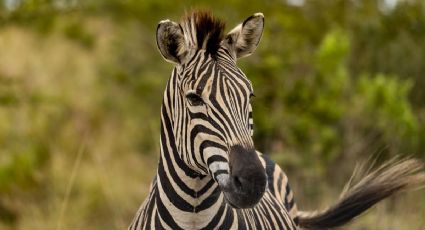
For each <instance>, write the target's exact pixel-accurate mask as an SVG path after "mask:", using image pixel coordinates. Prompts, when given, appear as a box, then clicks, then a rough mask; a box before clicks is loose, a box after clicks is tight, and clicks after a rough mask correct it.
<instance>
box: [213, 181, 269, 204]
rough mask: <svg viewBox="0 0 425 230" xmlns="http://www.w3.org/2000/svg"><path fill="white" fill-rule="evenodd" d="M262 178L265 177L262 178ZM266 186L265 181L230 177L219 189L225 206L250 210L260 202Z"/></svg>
mask: <svg viewBox="0 0 425 230" xmlns="http://www.w3.org/2000/svg"><path fill="white" fill-rule="evenodd" d="M264 178H266V177H265V176H264ZM263 182H264V183H263ZM266 184H267V182H266V179H264V181H263V180H256V181H250V180H243V179H239V178H237V177H230V178H229V180H227V183H226V184H225V185H221V186H220V187H221V191H222V192H223V194H224V199H225V202H226V203H227V204H229V205H230V206H231V207H232V208H236V209H246V208H252V207H254V206H255V205H256V204H257V203H258V202H260V200H261V199H262V198H263V195H264V192H265V190H266V189H265V188H266Z"/></svg>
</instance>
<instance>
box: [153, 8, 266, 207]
mask: <svg viewBox="0 0 425 230" xmlns="http://www.w3.org/2000/svg"><path fill="white" fill-rule="evenodd" d="M263 27H264V16H263V14H261V13H257V14H254V15H252V16H251V17H248V18H247V19H246V20H245V21H244V22H243V23H241V24H239V25H238V26H236V27H235V28H234V29H233V30H231V31H230V32H229V33H228V34H227V35H225V34H224V32H223V31H224V23H223V22H222V21H220V20H217V19H215V18H214V17H213V16H211V14H209V13H206V12H201V11H195V12H192V13H190V14H188V15H186V16H185V17H183V19H182V21H181V22H180V23H176V22H173V21H170V20H164V21H161V22H160V23H159V25H158V28H157V34H156V36H157V45H158V48H159V51H160V53H161V54H162V56H163V57H164V58H165V59H166V60H167V61H169V62H172V63H174V64H175V65H176V67H175V68H174V70H173V74H172V76H171V79H170V80H169V83H168V85H167V89H166V92H165V94H164V105H163V110H166V113H167V116H169V117H170V120H171V121H170V123H171V124H170V128H171V127H172V133H173V136H174V142H175V145H176V149H177V151H178V153H179V157H180V159H181V160H182V162H184V163H185V164H186V165H187V166H188V167H189V168H190V169H191V170H193V171H195V172H196V173H197V174H199V175H201V177H205V176H210V177H212V178H213V179H214V180H215V182H216V183H218V186H219V189H221V191H222V192H223V194H224V199H225V200H226V202H227V203H228V204H230V205H231V206H232V207H235V208H250V207H253V206H254V205H255V204H257V203H258V202H259V201H260V199H261V198H262V196H263V194H264V192H265V188H266V181H267V177H266V173H265V169H264V167H263V165H262V163H261V161H260V159H259V157H258V155H257V153H256V151H255V147H254V143H253V140H252V132H253V131H252V109H251V104H250V99H251V97H252V96H253V89H252V85H251V82H250V81H249V80H248V79H247V78H246V76H245V75H244V73H243V72H242V71H241V70H240V69H239V68H238V67H237V65H236V60H237V59H238V58H242V57H245V56H248V55H250V54H251V53H252V52H254V50H255V49H256V47H257V45H258V43H259V41H260V38H261V35H262V32H263Z"/></svg>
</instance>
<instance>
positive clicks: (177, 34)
mask: <svg viewBox="0 0 425 230" xmlns="http://www.w3.org/2000/svg"><path fill="white" fill-rule="evenodd" d="M156 44H157V46H158V49H159V52H160V53H161V55H162V57H163V58H164V59H165V60H166V61H168V62H171V63H175V64H181V63H182V59H183V57H184V55H185V53H186V51H185V48H184V47H185V45H184V36H183V30H182V28H181V27H180V25H179V24H177V23H175V22H172V21H170V20H163V21H160V22H159V24H158V27H157V29H156Z"/></svg>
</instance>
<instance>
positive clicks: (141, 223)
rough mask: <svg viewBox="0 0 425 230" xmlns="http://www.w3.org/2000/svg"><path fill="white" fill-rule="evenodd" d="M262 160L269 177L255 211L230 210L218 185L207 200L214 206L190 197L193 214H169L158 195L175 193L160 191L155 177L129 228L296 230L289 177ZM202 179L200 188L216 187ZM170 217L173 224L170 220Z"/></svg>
mask: <svg viewBox="0 0 425 230" xmlns="http://www.w3.org/2000/svg"><path fill="white" fill-rule="evenodd" d="M261 158H262V162H263V163H264V166H265V168H266V171H267V175H268V188H267V190H266V192H265V193H264V196H263V198H262V200H261V201H260V202H259V203H258V204H257V205H256V206H255V207H254V208H251V209H235V208H232V207H231V206H230V205H228V204H227V203H226V202H225V201H224V199H223V196H222V195H220V194H219V193H220V191H217V186H212V187H211V188H210V189H211V190H212V191H213V192H212V193H211V194H209V195H208V197H216V199H214V202H215V204H213V205H208V202H204V203H203V201H205V199H207V197H206V196H205V194H203V195H204V196H202V195H201V196H200V197H199V198H198V199H199V200H198V201H196V200H195V199H196V198H189V199H192V201H193V204H194V205H193V206H192V207H193V209H194V211H193V212H186V211H181V210H179V209H178V208H176V209H174V211H171V212H170V211H169V209H166V207H167V205H170V206H174V204H170V203H169V202H170V201H169V199H167V198H166V199H165V200H166V201H164V200H163V199H162V198H161V195H160V194H164V195H165V194H166V193H171V194H169V195H168V196H170V197H173V193H174V192H175V191H164V190H161V189H160V187H162V186H160V185H158V183H161V182H160V181H158V178H157V177H156V178H155V179H154V181H153V182H152V185H151V189H150V192H149V194H150V195H149V197H148V198H147V199H146V200H145V202H144V203H143V204H142V206H141V207H140V208H139V211H138V212H137V214H136V216H135V219H134V220H133V223H132V225H131V226H130V228H129V229H288V230H290V229H297V224H296V217H295V215H291V213H292V214H295V213H296V204H295V202H294V199H293V194H292V191H291V190H290V187H289V184H288V178H287V177H286V175H285V174H284V173H283V172H282V170H281V169H280V167H279V166H278V165H276V164H274V163H273V162H272V161H271V160H270V159H268V157H267V156H264V155H262V156H261ZM202 180H203V179H201V178H199V184H200V185H206V184H209V183H211V184H215V182H214V181H213V180H212V179H209V180H205V181H202ZM201 187H202V186H201ZM201 189H202V188H201ZM214 190H215V192H214ZM165 196H167V195H165ZM171 199H172V198H171ZM171 203H172V202H171ZM158 206H159V207H160V208H159V209H158ZM207 206H208V207H207ZM288 210H289V211H288ZM163 212H165V213H163ZM167 212H168V213H167ZM161 214H162V215H161ZM171 218H172V219H173V220H174V221H171ZM294 218H295V220H294Z"/></svg>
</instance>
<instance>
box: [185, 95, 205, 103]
mask: <svg viewBox="0 0 425 230" xmlns="http://www.w3.org/2000/svg"><path fill="white" fill-rule="evenodd" d="M186 98H187V100H188V101H189V104H190V105H192V106H199V105H203V104H204V101H203V100H202V97H201V96H200V95H198V94H196V93H193V92H190V93H188V94H186Z"/></svg>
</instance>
